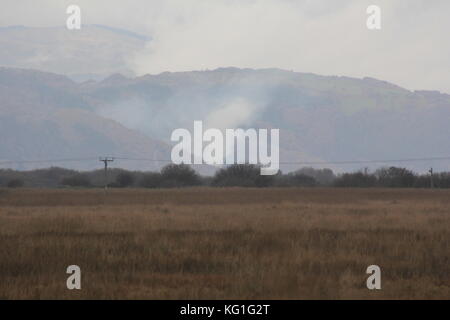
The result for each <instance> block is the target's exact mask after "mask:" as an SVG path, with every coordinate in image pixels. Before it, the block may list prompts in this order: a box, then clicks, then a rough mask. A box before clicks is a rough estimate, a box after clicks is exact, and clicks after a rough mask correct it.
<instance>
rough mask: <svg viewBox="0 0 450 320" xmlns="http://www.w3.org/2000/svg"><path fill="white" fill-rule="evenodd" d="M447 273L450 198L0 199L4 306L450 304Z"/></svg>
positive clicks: (82, 194)
mask: <svg viewBox="0 0 450 320" xmlns="http://www.w3.org/2000/svg"><path fill="white" fill-rule="evenodd" d="M72 264H75V265H79V266H80V267H81V272H82V289H81V290H68V289H67V288H66V279H67V277H68V276H69V275H67V274H66V268H67V266H69V265H72ZM372 264H376V265H379V266H380V267H381V271H382V274H381V279H382V289H381V290H373V291H370V290H368V289H367V288H366V279H367V277H368V275H366V273H365V271H366V268H367V266H369V265H372ZM449 266H450V190H417V189H416V190H404V189H393V190H387V189H280V188H278V189H240V188H230V189H219V188H216V189H208V188H198V189H197V188H193V189H180V190H141V189H129V190H110V191H109V192H108V194H106V195H105V194H104V193H103V191H101V190H39V189H35V190H31V189H29V190H28V189H24V190H0V299H132V298H137V299H319V298H321V299H346V298H350V299H381V298H384V299H399V298H406V299H419V298H423V299H430V298H432V299H436V298H443V299H448V298H449V297H450V267H449Z"/></svg>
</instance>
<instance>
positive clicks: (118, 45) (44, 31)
mask: <svg viewBox="0 0 450 320" xmlns="http://www.w3.org/2000/svg"><path fill="white" fill-rule="evenodd" d="M148 40H149V39H148V38H146V37H144V36H140V35H137V34H134V33H132V32H129V31H126V30H121V29H116V28H110V27H106V26H101V25H83V26H82V28H81V30H72V31H69V30H67V29H66V28H65V26H64V27H54V28H32V27H22V26H15V27H4V28H0V66H4V67H14V68H30V69H38V70H42V71H48V72H55V73H59V74H64V75H69V76H71V77H72V78H73V79H75V80H77V81H83V80H88V79H89V78H93V79H101V78H104V77H106V76H108V75H110V74H111V73H115V72H118V73H123V74H130V75H131V74H133V73H132V71H131V70H130V68H128V64H127V58H128V57H129V56H130V55H132V54H133V53H136V52H138V51H140V50H142V49H143V48H144V47H145V44H146V42H147V41H148Z"/></svg>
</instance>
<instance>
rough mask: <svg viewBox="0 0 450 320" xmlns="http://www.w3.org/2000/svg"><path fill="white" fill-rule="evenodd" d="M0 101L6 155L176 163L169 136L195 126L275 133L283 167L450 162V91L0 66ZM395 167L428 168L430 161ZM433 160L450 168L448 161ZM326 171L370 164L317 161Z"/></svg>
mask: <svg viewBox="0 0 450 320" xmlns="http://www.w3.org/2000/svg"><path fill="white" fill-rule="evenodd" d="M0 101H1V103H0V123H1V126H0V130H1V133H0V134H1V136H2V143H1V145H0V158H1V159H3V160H8V159H13V160H22V159H30V158H31V159H42V158H66V157H85V156H92V155H94V156H96V155H101V154H105V155H116V156H130V157H145V158H149V157H150V158H152V157H153V158H154V159H168V158H170V148H169V147H168V146H169V144H170V134H171V132H172V130H174V129H176V128H180V127H182V128H187V129H192V125H193V121H194V120H203V121H204V124H205V127H216V128H221V129H224V128H238V127H240V128H252V127H253V128H279V129H280V149H281V150H280V160H281V161H282V162H297V161H302V162H305V161H306V162H308V161H314V162H316V161H336V160H348V159H352V160H375V159H402V158H421V157H433V156H448V155H450V145H449V144H448V141H449V139H450V129H449V126H448V122H449V120H450V96H449V95H446V94H441V93H439V92H432V91H416V92H411V91H408V90H405V89H403V88H400V87H398V86H396V85H394V84H390V83H387V82H384V81H379V80H376V79H371V78H365V79H355V78H348V77H327V76H318V75H314V74H304V73H296V72H290V71H283V70H279V69H263V70H253V69H237V68H222V69H217V70H212V71H193V72H180V73H168V72H167V73H162V74H159V75H146V76H143V77H137V78H127V77H124V76H122V75H118V74H117V75H113V76H111V77H108V78H107V79H105V80H103V81H99V82H86V83H82V84H79V83H76V82H73V81H71V80H69V79H68V78H67V77H64V76H60V75H56V74H50V73H43V72H39V71H33V70H19V69H10V68H2V69H0ZM92 165H93V167H98V163H93V164H92ZM154 165H155V166H157V165H161V164H154ZM381 165H382V164H381V163H379V164H375V165H373V167H378V166H381ZM396 165H404V166H407V167H409V168H413V169H416V170H419V171H423V170H425V169H427V168H428V167H429V166H430V163H398V164H396ZM432 165H433V166H434V167H435V168H436V169H437V170H449V168H450V167H449V165H448V164H447V163H445V162H435V163H432ZM41 166H42V165H41ZM123 166H124V167H127V168H130V166H132V168H139V169H150V167H151V165H150V163H148V162H147V163H139V162H137V163H126V164H124V165H123ZM300 166H301V165H294V166H292V165H287V166H282V169H283V170H284V171H289V170H294V169H297V168H298V167H300ZM324 166H328V167H332V168H334V169H338V170H339V169H343V170H351V169H358V168H361V167H363V166H364V165H359V164H352V165H346V166H343V165H340V166H337V165H336V166H330V165H319V167H324ZM67 167H72V165H70V164H69V165H67ZM84 168H86V167H84Z"/></svg>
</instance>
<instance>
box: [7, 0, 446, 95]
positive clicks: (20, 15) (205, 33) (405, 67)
mask: <svg viewBox="0 0 450 320" xmlns="http://www.w3.org/2000/svg"><path fill="white" fill-rule="evenodd" d="M69 4H77V5H79V6H80V7H81V10H82V22H83V23H84V24H105V25H109V26H113V27H118V28H124V29H129V30H132V31H135V32H138V33H141V34H145V35H147V36H151V37H152V38H153V41H152V42H151V43H149V45H148V47H147V49H146V50H144V51H142V52H140V53H139V54H138V55H137V56H133V57H130V63H131V65H132V67H133V68H134V70H135V71H136V72H137V73H138V74H144V73H160V72H163V71H186V70H203V69H214V68H217V67H227V66H235V67H250V68H267V67H276V68H283V69H287V70H294V71H299V72H313V73H317V74H323V75H346V76H355V77H364V76H370V77H375V78H378V79H382V80H387V81H390V82H393V83H396V84H399V85H401V86H403V87H406V88H408V89H436V90H441V91H444V92H447V93H450V41H449V34H450V1H449V0H376V1H375V0H372V1H371V0H339V1H337V0H154V1H152V0H127V1H124V0H70V1H66V0H1V6H2V8H1V10H0V26H8V25H26V26H62V27H63V26H65V21H66V18H67V15H66V12H65V11H66V8H67V6H68V5H69ZM371 4H376V5H379V6H380V7H381V10H382V29H381V30H379V31H370V30H368V29H367V28H366V19H367V14H366V8H367V7H368V6H369V5H371Z"/></svg>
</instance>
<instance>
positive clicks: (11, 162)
mask: <svg viewBox="0 0 450 320" xmlns="http://www.w3.org/2000/svg"><path fill="white" fill-rule="evenodd" d="M98 159H99V157H91V158H67V159H46V160H7V161H0V165H5V164H28V163H30V164H32V163H51V162H84V161H98ZM109 159H111V158H109ZM114 159H116V160H123V161H143V162H165V163H169V162H172V160H170V159H150V158H129V157H114ZM443 160H450V156H446V157H426V158H403V159H379V160H336V161H335V160H332V161H280V162H279V164H283V165H326V164H369V163H394V162H423V161H443Z"/></svg>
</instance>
